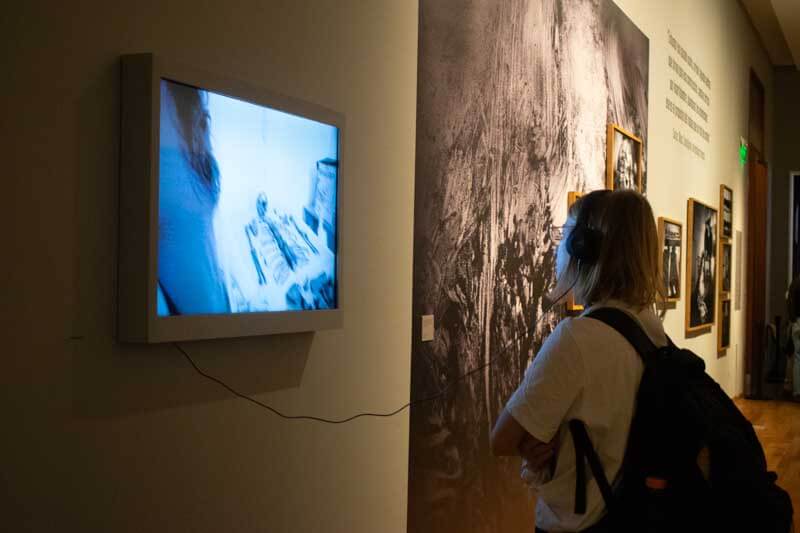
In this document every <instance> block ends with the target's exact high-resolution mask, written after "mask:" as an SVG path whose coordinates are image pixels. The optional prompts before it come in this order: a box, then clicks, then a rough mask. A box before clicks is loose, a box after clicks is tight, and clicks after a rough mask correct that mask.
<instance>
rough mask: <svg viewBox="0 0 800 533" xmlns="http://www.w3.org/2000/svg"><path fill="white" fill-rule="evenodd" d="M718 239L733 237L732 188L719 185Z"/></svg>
mask: <svg viewBox="0 0 800 533" xmlns="http://www.w3.org/2000/svg"><path fill="white" fill-rule="evenodd" d="M719 212H720V219H721V220H720V224H719V236H720V240H723V239H725V240H731V239H733V189H731V188H730V187H727V186H725V185H720V186H719Z"/></svg>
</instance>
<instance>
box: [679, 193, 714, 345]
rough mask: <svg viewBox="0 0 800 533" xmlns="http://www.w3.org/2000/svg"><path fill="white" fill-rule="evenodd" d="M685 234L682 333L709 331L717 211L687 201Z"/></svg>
mask: <svg viewBox="0 0 800 533" xmlns="http://www.w3.org/2000/svg"><path fill="white" fill-rule="evenodd" d="M686 217H687V219H688V220H687V228H688V229H687V232H686V248H687V255H686V282H687V283H688V285H687V287H688V290H687V293H688V298H687V299H686V332H687V333H692V332H696V331H702V330H705V329H710V328H711V325H712V324H713V323H714V316H715V304H716V296H717V281H716V274H717V264H716V263H717V257H716V255H717V253H716V252H717V242H716V241H717V210H716V209H714V208H713V207H711V206H709V205H706V204H704V203H702V202H700V201H698V200H695V199H693V198H690V199H689V202H688V209H687V212H686Z"/></svg>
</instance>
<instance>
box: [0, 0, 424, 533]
mask: <svg viewBox="0 0 800 533" xmlns="http://www.w3.org/2000/svg"><path fill="white" fill-rule="evenodd" d="M0 24H1V25H2V26H0V35H2V36H3V46H2V47H0V48H2V52H0V54H2V56H3V62H2V64H3V66H4V68H3V70H4V71H5V72H6V74H7V77H6V78H5V81H4V82H3V84H2V85H3V92H4V98H3V117H4V120H3V121H2V128H3V131H4V135H3V139H4V159H5V161H6V164H5V165H4V176H5V179H6V180H7V181H8V180H10V182H11V188H10V190H11V197H10V199H8V196H7V202H6V207H5V209H4V210H3V214H2V216H3V221H4V223H5V224H6V227H8V228H13V231H9V232H8V233H7V234H6V235H7V238H6V240H5V241H4V243H5V244H4V249H5V253H4V254H3V257H4V260H3V275H2V277H0V279H2V283H3V295H4V298H3V306H2V309H3V311H2V324H3V326H2V328H3V335H4V337H5V338H6V341H5V343H4V347H3V349H2V360H3V369H2V371H0V384H1V385H2V386H0V391H2V392H0V395H2V398H0V399H1V400H2V401H0V405H2V417H0V419H2V421H3V427H4V431H3V437H2V439H0V442H2V444H0V452H1V455H2V457H3V461H2V463H3V467H2V468H0V493H2V497H0V516H1V517H2V522H3V525H2V526H0V529H4V530H6V529H7V530H8V531H132V532H134V531H135V532H142V531H215V532H216V531H270V532H298V531H326V532H327V531H331V532H353V531H363V532H372V531H396V532H399V531H405V522H406V492H407V490H406V487H407V471H408V457H407V455H408V416H407V413H403V414H401V415H399V416H397V417H395V418H394V419H391V420H375V419H373V420H361V421H357V422H355V423H352V424H348V425H346V426H332V427H331V426H320V425H318V424H311V423H306V422H292V423H288V422H284V421H281V420H278V419H276V418H275V417H274V416H273V415H271V414H269V413H267V412H265V411H263V410H260V409H258V408H256V407H254V406H253V405H251V404H249V403H247V402H245V401H241V400H238V399H233V398H231V396H230V394H228V393H227V392H225V391H224V390H221V389H220V388H219V387H218V386H217V385H215V384H213V383H211V382H208V381H206V380H205V379H204V378H202V377H200V376H198V375H197V374H196V373H195V372H194V371H193V370H192V369H191V368H190V367H189V366H188V364H187V362H186V361H185V360H184V359H182V356H181V355H180V354H179V353H178V352H176V351H175V350H174V349H172V348H170V347H169V346H163V347H145V346H119V345H117V344H115V343H114V341H113V336H114V320H115V318H114V293H115V271H116V265H115V257H116V243H117V237H116V231H117V229H116V228H117V226H116V216H117V213H116V202H117V199H116V192H117V183H116V180H117V162H118V143H119V81H118V80H119V65H118V57H119V54H122V53H132V52H141V51H153V52H156V53H163V54H169V55H170V56H172V57H174V58H176V59H177V60H179V61H183V62H186V63H188V64H192V65H195V66H198V67H201V68H204V69H206V70H210V71H212V72H215V73H218V74H220V75H223V76H229V77H233V78H238V79H242V80H245V81H247V82H249V83H251V84H255V85H260V86H263V87H265V88H268V89H271V90H275V91H278V92H282V93H286V94H291V95H294V96H296V97H299V98H301V99H305V100H309V101H312V102H316V103H319V104H321V105H324V106H326V107H330V108H332V109H335V110H338V111H341V112H343V113H344V114H345V115H346V118H347V126H348V130H347V133H348V138H347V139H346V141H347V144H346V145H345V146H344V154H343V157H344V161H345V164H346V167H345V168H344V170H345V171H346V173H345V175H343V176H342V179H343V180H344V185H343V187H344V190H343V195H342V202H343V210H344V227H343V231H342V235H343V246H344V257H345V262H344V275H343V279H342V283H343V285H342V286H343V288H344V294H343V298H344V300H345V302H346V305H347V306H348V309H347V312H346V315H345V327H344V328H343V329H342V330H339V331H332V332H326V333H320V334H317V335H313V336H312V335H292V336H281V337H273V338H262V339H251V340H237V341H219V342H211V343H197V344H192V343H189V344H187V345H186V347H187V349H188V350H190V351H191V352H192V353H193V354H194V355H195V357H196V360H197V362H198V364H200V365H201V366H202V367H204V368H206V369H207V370H209V371H211V372H212V373H214V374H216V375H218V376H220V377H222V378H224V379H225V380H226V381H228V382H229V383H230V384H231V385H234V386H236V387H239V388H241V389H242V390H243V391H244V392H246V393H248V394H253V395H254V396H256V397H257V398H258V399H260V400H262V401H265V402H269V403H271V404H274V405H275V406H277V407H279V408H282V409H285V410H286V411H288V412H291V413H301V412H302V413H313V414H318V415H322V416H332V417H337V416H343V415H347V414H350V413H352V412H354V411H357V410H360V409H374V410H388V409H392V408H395V407H396V406H399V405H402V404H403V403H405V402H406V401H407V400H408V396H409V375H410V374H409V372H410V355H409V351H410V342H409V341H410V338H409V336H410V331H411V323H410V309H411V250H412V216H413V183H414V180H413V177H414V142H415V133H414V132H415V130H414V128H415V115H416V58H417V4H416V2H407V1H404V0H396V1H391V2H388V1H387V2H363V1H361V0H308V1H299V0H291V1H269V0H259V1H250V0H243V1H236V2H230V3H218V2H204V1H199V2H198V1H191V2H190V1H185V0H179V1H169V2H158V1H153V0H146V1H141V2H102V1H97V0H91V1H86V2H80V3H76V2H56V1H50V2H40V1H31V2H15V3H14V4H13V5H9V6H8V7H7V8H6V9H5V10H4V15H3V17H2V22H0ZM9 73H11V75H10V76H9V75H8V74H9ZM9 161H10V164H9ZM71 336H79V337H83V339H81V340H70V339H69V338H70V337H71Z"/></svg>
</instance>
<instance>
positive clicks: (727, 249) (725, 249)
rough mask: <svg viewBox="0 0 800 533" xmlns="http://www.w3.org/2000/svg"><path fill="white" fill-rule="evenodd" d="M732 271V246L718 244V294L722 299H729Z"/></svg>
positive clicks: (725, 243) (727, 243)
mask: <svg viewBox="0 0 800 533" xmlns="http://www.w3.org/2000/svg"><path fill="white" fill-rule="evenodd" d="M732 270H733V246H732V245H731V243H729V242H720V245H719V292H720V294H721V297H722V298H730V295H731V294H730V293H731V271H732Z"/></svg>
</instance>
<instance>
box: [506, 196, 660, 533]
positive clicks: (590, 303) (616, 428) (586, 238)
mask: <svg viewBox="0 0 800 533" xmlns="http://www.w3.org/2000/svg"><path fill="white" fill-rule="evenodd" d="M556 275H557V284H556V288H555V289H554V291H553V293H552V294H554V295H556V296H557V298H563V297H564V296H565V295H566V294H567V293H568V292H569V291H570V290H572V291H573V292H574V296H575V300H576V301H577V302H578V303H581V304H583V305H584V307H585V308H586V311H585V312H584V313H583V315H581V316H579V317H575V318H566V319H564V320H562V321H561V322H560V323H559V324H558V326H557V327H556V328H555V330H554V331H553V332H552V333H551V334H550V336H549V337H547V339H546V340H545V342H544V344H543V345H542V348H541V350H539V353H538V354H537V355H536V357H535V358H534V359H533V362H532V363H531V365H530V366H529V367H528V369H527V371H526V373H525V377H524V378H523V381H522V383H521V384H520V385H519V387H518V388H517V390H516V391H515V392H514V394H513V395H512V396H511V398H510V399H509V401H508V403H507V405H506V407H505V409H504V410H503V411H502V412H501V414H500V417H499V419H498V421H497V423H496V424H495V426H494V429H493V431H492V436H491V445H492V451H493V453H494V454H495V455H498V456H506V455H508V456H520V457H522V458H523V464H522V473H521V475H522V478H523V480H524V481H525V482H526V483H527V484H528V485H529V486H530V487H531V488H532V489H533V490H535V491H536V493H537V495H538V499H537V505H536V529H537V531H542V532H546V531H551V532H555V531H574V532H578V531H591V532H602V531H607V526H606V525H605V523H604V520H603V519H604V517H605V516H606V508H605V503H604V501H603V498H602V495H601V492H600V489H599V487H598V485H597V483H595V482H594V481H593V480H590V481H589V483H588V486H587V495H586V506H585V509H586V511H585V513H582V514H576V513H575V495H576V492H575V486H576V456H575V448H574V444H573V441H572V439H571V438H570V431H569V422H570V421H571V420H580V421H582V422H583V423H584V424H585V426H586V428H587V431H588V434H589V438H590V439H591V442H592V444H593V446H594V448H595V450H596V451H597V454H598V456H599V458H600V462H601V463H602V465H603V469H604V471H605V474H606V478H607V479H609V480H614V479H616V477H617V475H618V473H619V471H620V467H621V465H622V459H623V456H624V454H625V448H626V444H627V439H628V433H629V430H630V426H631V421H632V419H633V414H634V406H635V402H636V393H637V390H638V387H639V382H640V381H641V377H642V372H643V370H644V367H643V364H642V362H641V359H640V358H639V355H638V354H637V353H636V351H635V350H634V348H633V346H631V345H630V344H629V343H628V342H627V341H626V340H625V339H624V338H623V337H622V335H620V334H619V333H617V332H616V331H615V330H614V329H612V328H611V327H610V326H607V325H606V324H604V323H602V322H600V321H598V320H595V319H593V318H589V317H587V316H585V315H587V314H588V313H590V312H592V311H593V310H596V309H599V308H602V307H614V308H618V309H621V310H622V311H624V312H626V313H627V314H629V315H630V316H631V317H633V318H634V319H635V320H636V321H637V322H638V323H639V325H640V326H642V328H643V329H644V331H645V332H646V333H647V335H648V337H650V339H651V340H652V341H653V343H654V344H655V345H656V346H665V345H666V344H667V338H666V335H665V333H664V329H663V327H662V325H661V321H660V320H659V318H658V316H657V315H656V313H655V304H656V302H657V301H660V300H661V298H662V295H663V288H662V282H661V278H660V276H659V269H658V236H657V232H656V225H655V220H654V218H653V211H652V209H651V208H650V204H649V203H648V202H647V200H646V199H645V198H644V197H643V196H642V195H640V194H639V193H637V192H634V191H630V190H620V191H614V192H611V191H594V192H592V193H589V194H587V195H585V196H583V197H581V198H580V199H579V200H578V201H577V202H575V204H573V206H572V207H571V208H570V211H569V214H568V218H567V224H566V225H565V226H564V231H563V239H562V241H561V242H560V243H559V247H558V252H557V260H556Z"/></svg>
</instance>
